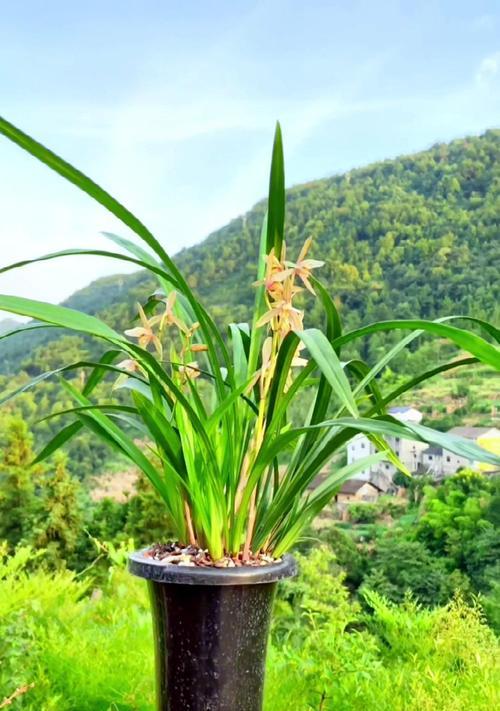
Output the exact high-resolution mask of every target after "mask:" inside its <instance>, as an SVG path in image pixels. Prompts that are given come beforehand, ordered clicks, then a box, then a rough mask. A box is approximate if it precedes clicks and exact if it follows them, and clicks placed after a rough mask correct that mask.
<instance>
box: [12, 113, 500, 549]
mask: <svg viewBox="0 0 500 711" xmlns="http://www.w3.org/2000/svg"><path fill="white" fill-rule="evenodd" d="M0 132H1V133H2V134H3V135H4V136H6V137H7V138H9V139H10V140H11V141H13V142H14V143H16V144H17V145H18V146H20V147H21V148H23V149H24V150H26V151H27V152H28V153H30V154H31V155H32V156H34V157H35V158H37V159H38V160H40V161H41V162H42V163H45V164H46V165H47V166H48V167H50V168H52V169H53V170H55V171H56V172H57V173H59V174H60V175H61V176H62V177H64V178H66V179H67V180H69V181H70V182H72V183H73V184H74V185H75V186H77V187H78V188H79V189H80V190H82V191H84V192H85V193H87V194H88V195H89V196H90V197H92V198H93V199H94V200H96V201H97V202H98V203H100V204H101V205H103V206H104V207H105V208H107V209H108V210H109V211H110V212H111V213H112V214H113V215H114V216H115V217H117V218H118V219H119V220H121V221H122V223H123V224H124V225H126V226H127V227H128V228H130V229H131V230H132V231H133V232H134V233H135V235H136V237H137V238H138V239H139V240H140V244H139V243H137V242H132V241H130V240H127V239H125V238H122V237H118V236H116V235H112V234H107V235H106V236H107V237H108V238H109V239H110V240H111V241H112V242H113V243H114V244H115V245H117V246H118V247H119V248H120V249H121V250H122V251H113V250H104V249H103V250H96V249H93V250H89V249H78V250H77V249H70V250H65V251H62V252H57V253H52V254H47V255H45V256H42V257H39V258H38V259H33V260H28V261H24V262H17V263H15V264H11V265H9V266H6V267H4V268H3V269H1V270H0V272H5V271H8V270H12V269H16V268H19V267H22V266H23V265H25V264H29V263H31V262H36V261H43V260H50V259H58V258H62V257H65V256H73V255H99V256H102V257H107V258H113V259H118V260H123V261H127V262H131V263H133V264H135V265H137V266H138V267H141V268H142V269H146V270H148V271H149V272H150V273H151V274H153V275H154V276H155V277H156V278H157V280H158V283H159V290H158V291H157V292H156V293H155V294H153V295H151V296H150V298H149V299H148V300H147V301H146V303H143V304H139V305H138V306H137V316H138V321H137V323H136V324H135V325H134V324H132V325H131V326H132V327H131V328H130V329H128V330H127V331H125V333H123V334H122V333H118V332H117V331H115V330H114V329H112V328H110V327H109V326H108V325H107V324H106V323H104V322H103V321H102V320H100V319H98V318H96V317H95V316H90V315H88V314H84V313H81V312H78V311H75V310H72V309H69V308H65V307H62V306H56V305H52V304H48V303H43V302H40V301H33V300H30V299H25V298H21V297H16V296H7V295H0V309H3V310H5V311H9V312H12V313H15V314H20V315H23V316H28V317H31V318H32V319H34V322H32V323H30V324H29V325H28V326H26V327H25V330H27V329H38V328H44V327H51V326H57V327H63V328H66V329H72V330H74V331H78V332H81V333H85V334H89V335H91V336H93V337H95V338H98V339H101V340H102V341H104V342H105V343H107V344H108V346H109V347H108V349H107V350H106V351H105V352H104V354H103V355H102V357H101V358H100V360H99V361H98V362H78V363H72V364H68V365H67V366H65V367H64V368H60V369H59V370H57V371H51V372H47V373H44V374H42V375H40V376H38V377H36V378H35V379H34V380H32V381H31V382H30V383H29V384H28V385H24V386H23V388H22V390H25V389H26V387H29V386H31V385H35V384H36V383H37V382H39V381H40V380H42V379H44V378H48V377H54V376H60V377H61V383H62V386H63V388H64V389H65V390H66V391H67V392H68V393H69V394H70V395H71V397H72V398H73V400H74V402H75V406H74V407H73V408H71V410H67V411H65V412H63V413H58V415H59V416H61V415H64V416H65V417H70V418H71V421H70V422H69V423H68V424H66V425H65V426H64V427H63V428H62V429H61V430H60V432H59V433H58V434H57V436H56V437H55V438H54V439H53V440H51V441H50V442H49V443H48V444H47V445H46V446H45V447H44V448H43V450H42V451H41V452H40V454H39V455H38V458H37V459H38V460H41V459H44V458H46V457H48V456H50V454H52V453H53V452H54V451H55V450H56V449H57V448H59V447H61V446H62V445H63V444H64V443H65V442H67V441H68V440H69V439H70V438H71V437H72V436H74V435H75V434H77V433H78V432H79V431H80V430H81V428H82V427H87V428H89V429H90V430H91V431H92V432H93V433H94V434H95V435H96V436H97V437H100V438H102V439H103V440H104V441H105V442H107V443H108V444H109V445H110V446H111V447H113V448H114V449H116V450H117V451H118V452H120V453H121V454H122V455H124V456H125V457H127V458H128V459H129V460H130V461H131V462H133V464H134V465H135V466H136V467H137V468H138V469H139V470H141V471H142V472H143V473H144V474H145V475H146V476H147V477H148V478H149V480H150V481H151V483H152V485H153V486H154V488H155V489H156V490H157V492H158V495H159V496H160V497H161V498H162V499H163V501H164V502H165V506H166V508H167V509H168V512H169V514H170V518H171V521H172V525H173V527H174V530H175V535H176V537H177V539H178V541H180V542H182V543H185V544H192V545H193V546H196V547H200V548H202V549H207V550H208V552H209V555H210V556H211V558H212V560H213V561H214V562H215V561H220V560H221V559H224V558H225V557H232V558H233V560H235V559H237V560H238V561H239V562H243V563H244V562H248V561H249V560H250V559H251V558H252V557H254V556H255V555H257V554H265V555H267V556H271V557H274V558H277V557H280V556H281V555H282V554H283V553H284V552H285V551H287V550H288V549H289V548H290V547H291V546H292V545H293V544H294V543H295V542H296V541H297V539H298V538H299V536H300V535H301V532H302V531H303V529H304V527H305V526H307V525H308V524H309V523H310V522H311V521H312V519H313V518H314V517H315V516H316V515H317V514H318V513H319V512H320V511H321V510H322V508H323V507H324V506H325V505H327V504H328V502H329V501H330V500H331V498H332V496H333V495H334V494H335V493H336V491H337V490H338V488H339V486H340V485H341V484H342V483H343V482H344V481H345V480H346V479H348V478H349V477H352V476H353V475H355V474H356V473H357V472H359V471H360V470H363V469H365V468H366V467H368V466H371V465H373V464H374V463H375V462H378V461H380V460H381V459H386V460H389V461H391V462H392V463H393V464H394V465H395V466H396V467H397V468H398V469H400V470H401V471H403V472H405V473H407V474H409V472H407V471H406V469H405V467H404V465H403V464H402V462H401V461H400V460H399V459H398V456H397V454H396V452H395V451H393V450H392V449H391V447H390V446H389V444H388V441H387V438H388V437H402V438H407V439H412V440H420V441H424V442H428V443H429V444H434V445H438V446H443V447H445V448H446V449H447V450H449V451H451V452H455V453H456V454H459V455H461V456H464V457H466V458H469V459H471V460H479V461H483V462H489V463H492V464H494V465H496V466H500V458H499V457H498V456H496V455H495V454H493V453H491V452H488V451H485V450H483V449H481V448H480V447H478V446H476V445H475V444H473V443H472V442H470V441H467V440H464V439H461V438H459V437H456V436H451V435H449V434H448V435H445V434H443V433H441V432H437V431H434V430H432V429H429V428H427V427H424V426H421V425H416V424H412V423H402V422H399V421H397V420H395V419H394V418H392V417H391V416H390V415H389V414H388V410H387V408H388V406H389V405H390V404H391V403H392V402H393V401H394V400H395V399H396V398H398V397H400V396H401V395H403V394H404V393H405V392H407V391H409V390H410V389H411V388H413V387H415V386H416V385H418V384H419V383H421V382H423V381H424V380H426V379H428V378H431V377H432V376H434V375H436V374H438V373H442V372H445V371H447V370H450V369H452V368H458V367H463V366H465V367H467V366H470V365H471V364H473V363H476V362H482V363H485V364H487V365H489V366H491V367H492V368H494V369H496V370H500V350H499V349H498V347H497V346H496V345H494V343H498V342H499V340H500V331H499V330H498V329H497V328H495V327H494V326H493V325H491V324H489V323H487V322H484V321H480V320H479V319H474V318H469V319H468V321H469V322H472V323H473V324H474V325H475V327H476V330H477V331H482V332H483V333H484V337H483V336H481V335H478V333H476V332H472V331H470V330H465V329H463V328H459V327H458V326H457V325H455V321H456V319H457V318H459V317H449V318H447V319H440V320H437V321H425V320H420V319H412V320H392V321H383V322H378V323H372V324H369V325H366V326H364V327H362V328H359V329H356V330H353V331H349V332H347V333H344V332H343V331H342V324H341V320H340V316H339V313H338V311H337V308H336V306H335V303H334V301H333V299H332V298H331V296H330V294H329V293H328V291H327V290H326V289H325V287H324V286H322V284H321V282H320V281H319V280H318V279H317V277H316V274H317V273H319V272H317V270H320V268H321V266H322V265H323V262H321V261H319V260H316V259H312V258H310V256H309V251H310V248H311V240H310V239H308V240H306V242H305V244H304V246H303V248H302V250H301V251H300V254H298V255H296V257H295V260H294V255H289V254H288V253H287V249H286V243H285V233H284V229H285V181H284V164H283V149H282V137H281V131H280V127H279V125H278V126H277V128H276V134H275V139H274V146H273V155H272V164H271V175H270V188H269V199H268V211H267V216H266V219H265V220H264V224H263V227H262V234H261V240H260V248H259V259H258V264H257V280H256V281H255V308H254V313H253V321H252V324H251V325H248V324H242V323H239V324H230V326H229V329H228V335H226V334H225V333H223V332H221V331H220V330H219V329H218V328H217V326H216V325H215V323H214V321H213V319H212V318H211V316H210V314H209V313H208V312H207V310H206V309H205V308H204V306H203V305H202V303H200V301H199V300H198V298H197V297H196V295H195V294H194V293H193V291H192V290H191V288H190V287H189V285H188V283H187V281H186V279H185V278H184V276H183V275H182V273H181V272H180V271H179V270H178V268H177V266H176V264H175V261H173V260H172V259H171V257H170V256H169V255H168V254H167V252H166V251H165V249H164V248H163V247H162V245H161V244H160V242H158V240H157V239H156V238H155V237H154V236H153V235H152V233H151V232H150V231H149V230H148V229H147V228H146V227H145V226H144V225H143V223H142V222H140V221H139V220H138V219H137V217H135V216H134V215H133V214H132V213H131V212H130V211H129V210H127V208H125V207H124V206H123V205H121V204H120V203H119V202H118V201H117V200H115V199H114V198H113V197H111V195H110V194H109V193H107V192H106V191H105V190H103V189H102V188H101V187H99V186H98V185H97V184H96V183H94V182H93V181H92V180H91V179H89V178H88V177H87V176H85V175H84V174H83V173H81V172H80V171H78V170H77V169H76V168H74V167H72V166H71V165H69V164H68V163H67V162H65V161H64V160H62V159H61V158H60V157H58V156H57V155H55V154H54V153H53V152H51V151H50V150H48V149H47V148H45V147H44V146H42V145H41V144H40V143H38V142H37V141H35V140H34V139H32V138H30V137H29V136H27V135H26V134H24V133H23V132H22V131H20V130H19V129H17V128H16V127H15V126H13V125H12V124H10V123H9V122H8V121H6V120H4V119H0ZM304 291H307V292H309V293H310V294H311V295H314V297H315V298H316V299H318V300H319V301H320V303H321V306H322V308H323V311H324V317H325V327H324V329H323V330H319V329H315V328H305V327H304V321H305V320H306V314H304V312H303V310H302V309H301V308H299V306H298V305H297V296H298V295H299V294H300V293H301V292H304ZM460 318H463V317H460ZM452 321H453V325H452V323H451V322H452ZM391 330H397V331H402V332H406V335H404V337H402V338H401V340H399V342H398V343H397V344H396V345H394V346H392V347H391V348H390V349H388V350H387V352H385V353H384V355H383V356H382V357H381V358H380V360H379V361H378V362H376V363H374V364H372V365H369V364H368V363H365V362H364V361H362V360H360V359H350V360H342V349H343V347H344V346H345V345H346V344H353V343H354V344H355V343H356V342H357V341H359V340H360V339H362V338H365V337H367V336H369V335H370V334H373V333H377V332H384V331H391ZM423 333H428V334H431V335H435V336H438V337H440V338H443V337H444V338H447V339H449V340H450V341H451V342H452V343H454V344H455V345H456V346H457V347H458V349H460V350H461V351H466V352H467V354H468V355H465V356H460V357H458V358H456V359H454V360H452V361H451V362H449V363H446V364H441V365H436V366H434V367H432V368H430V369H429V370H427V371H425V372H422V373H418V374H415V375H414V377H412V378H410V379H409V380H408V381H407V382H405V383H404V384H402V385H400V386H399V387H397V388H393V389H391V390H389V391H388V392H383V391H382V389H381V386H380V382H379V378H378V376H379V374H380V373H381V372H382V371H383V369H384V368H385V367H386V366H388V365H389V363H390V362H391V361H392V360H393V359H394V358H395V357H396V356H397V355H398V353H400V352H401V351H402V350H403V349H404V348H405V347H406V346H408V344H409V343H410V342H411V341H413V340H414V339H416V338H418V337H419V336H421V335H422V334H423ZM6 335H10V334H6ZM6 335H3V336H2V337H6ZM76 369H78V370H81V369H86V370H87V371H88V375H87V377H86V379H85V382H84V383H83V385H82V386H81V387H77V386H76V385H75V381H74V380H73V381H72V380H71V379H66V378H65V377H64V375H65V374H66V373H70V372H71V371H74V370H76ZM105 377H111V378H113V379H114V388H123V389H125V390H126V391H127V392H128V393H129V395H130V400H129V403H128V404H116V402H109V403H108V404H103V403H99V404H96V403H95V402H93V401H92V393H93V391H94V389H95V387H96V385H97V384H98V383H99V382H101V381H102V380H103V378H105ZM304 389H307V390H308V392H309V393H312V403H311V405H310V407H309V409H308V411H306V412H305V413H304V416H303V418H302V421H301V422H296V421H294V420H293V418H292V417H291V416H290V411H291V405H292V404H293V402H294V401H296V400H297V398H300V397H302V392H303V391H304ZM18 392H19V390H18V391H15V392H9V393H7V394H5V395H4V396H3V397H2V398H1V401H5V400H7V399H9V398H11V397H14V396H15V395H16V394H17V393H18ZM300 402H304V400H301V401H300ZM358 433H364V434H365V435H366V436H367V437H368V438H369V439H370V440H371V442H372V443H373V444H374V445H375V448H376V449H377V450H378V451H377V453H376V454H373V455H371V456H368V457H366V458H364V459H362V460H360V461H357V462H355V463H352V464H347V465H341V464H340V463H339V462H340V461H341V459H342V457H341V455H342V452H343V450H344V449H345V447H346V445H347V443H348V442H349V440H351V439H352V438H353V437H355V436H356V435H357V434H358ZM138 438H139V439H140V440H141V441H142V444H141V443H138ZM328 466H329V469H327V467H328ZM325 470H327V471H328V473H327V475H326V476H325V477H324V479H323V481H322V483H321V484H320V485H319V486H317V487H315V488H314V487H311V485H312V483H313V482H314V481H315V479H316V477H317V475H318V474H319V473H320V472H324V471H325Z"/></svg>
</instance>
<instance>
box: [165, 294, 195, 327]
mask: <svg viewBox="0 0 500 711" xmlns="http://www.w3.org/2000/svg"><path fill="white" fill-rule="evenodd" d="M176 300H177V292H176V291H171V292H170V294H169V295H168V296H167V297H166V298H165V299H160V301H163V303H164V304H165V311H164V312H163V314H162V315H161V316H160V317H159V319H160V330H161V331H163V329H164V328H165V326H177V328H178V329H179V331H182V333H188V332H189V329H188V327H187V326H186V324H185V323H183V321H181V320H180V319H179V318H177V316H176V315H175V314H174V306H175V302H176Z"/></svg>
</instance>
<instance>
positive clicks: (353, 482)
mask: <svg viewBox="0 0 500 711" xmlns="http://www.w3.org/2000/svg"><path fill="white" fill-rule="evenodd" d="M365 484H368V485H369V486H373V488H374V489H377V491H382V489H381V488H380V487H379V486H377V484H375V483H374V482H373V481H366V480H365V479H349V481H346V482H345V483H344V484H343V485H342V488H341V489H340V491H339V494H356V493H357V492H358V491H359V490H360V489H361V487H362V486H364V485H365Z"/></svg>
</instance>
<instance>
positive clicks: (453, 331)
mask: <svg viewBox="0 0 500 711" xmlns="http://www.w3.org/2000/svg"><path fill="white" fill-rule="evenodd" d="M451 318H466V317H464V316H450V317H448V318H447V319H446V320H450V319H451ZM444 320H445V319H441V320H439V321H423V320H420V319H404V320H398V321H380V322H379V323H372V324H370V325H369V326H364V327H363V328H359V329H357V330H355V331H351V332H350V333H346V334H344V335H343V336H341V337H340V338H337V339H335V341H334V345H335V346H341V345H343V344H344V343H349V342H350V341H353V340H356V339H357V338H361V337H362V336H367V335H369V334H371V333H378V332H379V331H393V330H419V329H421V330H422V331H425V332H427V333H432V334H435V335H437V336H442V337H444V338H448V339H449V340H450V341H452V342H453V343H455V345H457V346H458V347H459V348H463V349H464V350H465V351H467V352H468V353H471V354H472V355H473V356H476V358H478V359H479V360H480V361H481V362H482V363H487V364H488V365H491V366H492V367H493V368H495V370H500V350H499V349H498V348H495V346H492V345H491V343H488V341H485V340H484V338H481V337H480V336H477V335H476V334H474V333H471V332H470V331H466V330H464V329H461V328H456V327H455V326H448V325H447V324H445V323H443V321H444ZM468 320H472V321H475V322H478V321H479V320H478V319H468ZM479 323H482V324H483V325H484V323H485V322H479ZM487 325H488V324H487ZM487 330H489V332H490V333H492V334H493V333H495V332H496V331H497V329H494V328H493V327H491V326H490V329H487Z"/></svg>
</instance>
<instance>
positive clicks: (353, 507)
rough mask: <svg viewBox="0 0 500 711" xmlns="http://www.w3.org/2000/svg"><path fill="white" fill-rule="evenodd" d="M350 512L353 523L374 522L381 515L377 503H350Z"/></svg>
mask: <svg viewBox="0 0 500 711" xmlns="http://www.w3.org/2000/svg"><path fill="white" fill-rule="evenodd" d="M348 512H349V519H350V520H351V521H352V522H353V523H374V522H375V521H376V520H377V518H378V516H379V509H378V507H377V504H368V503H366V504H349V509H348Z"/></svg>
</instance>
